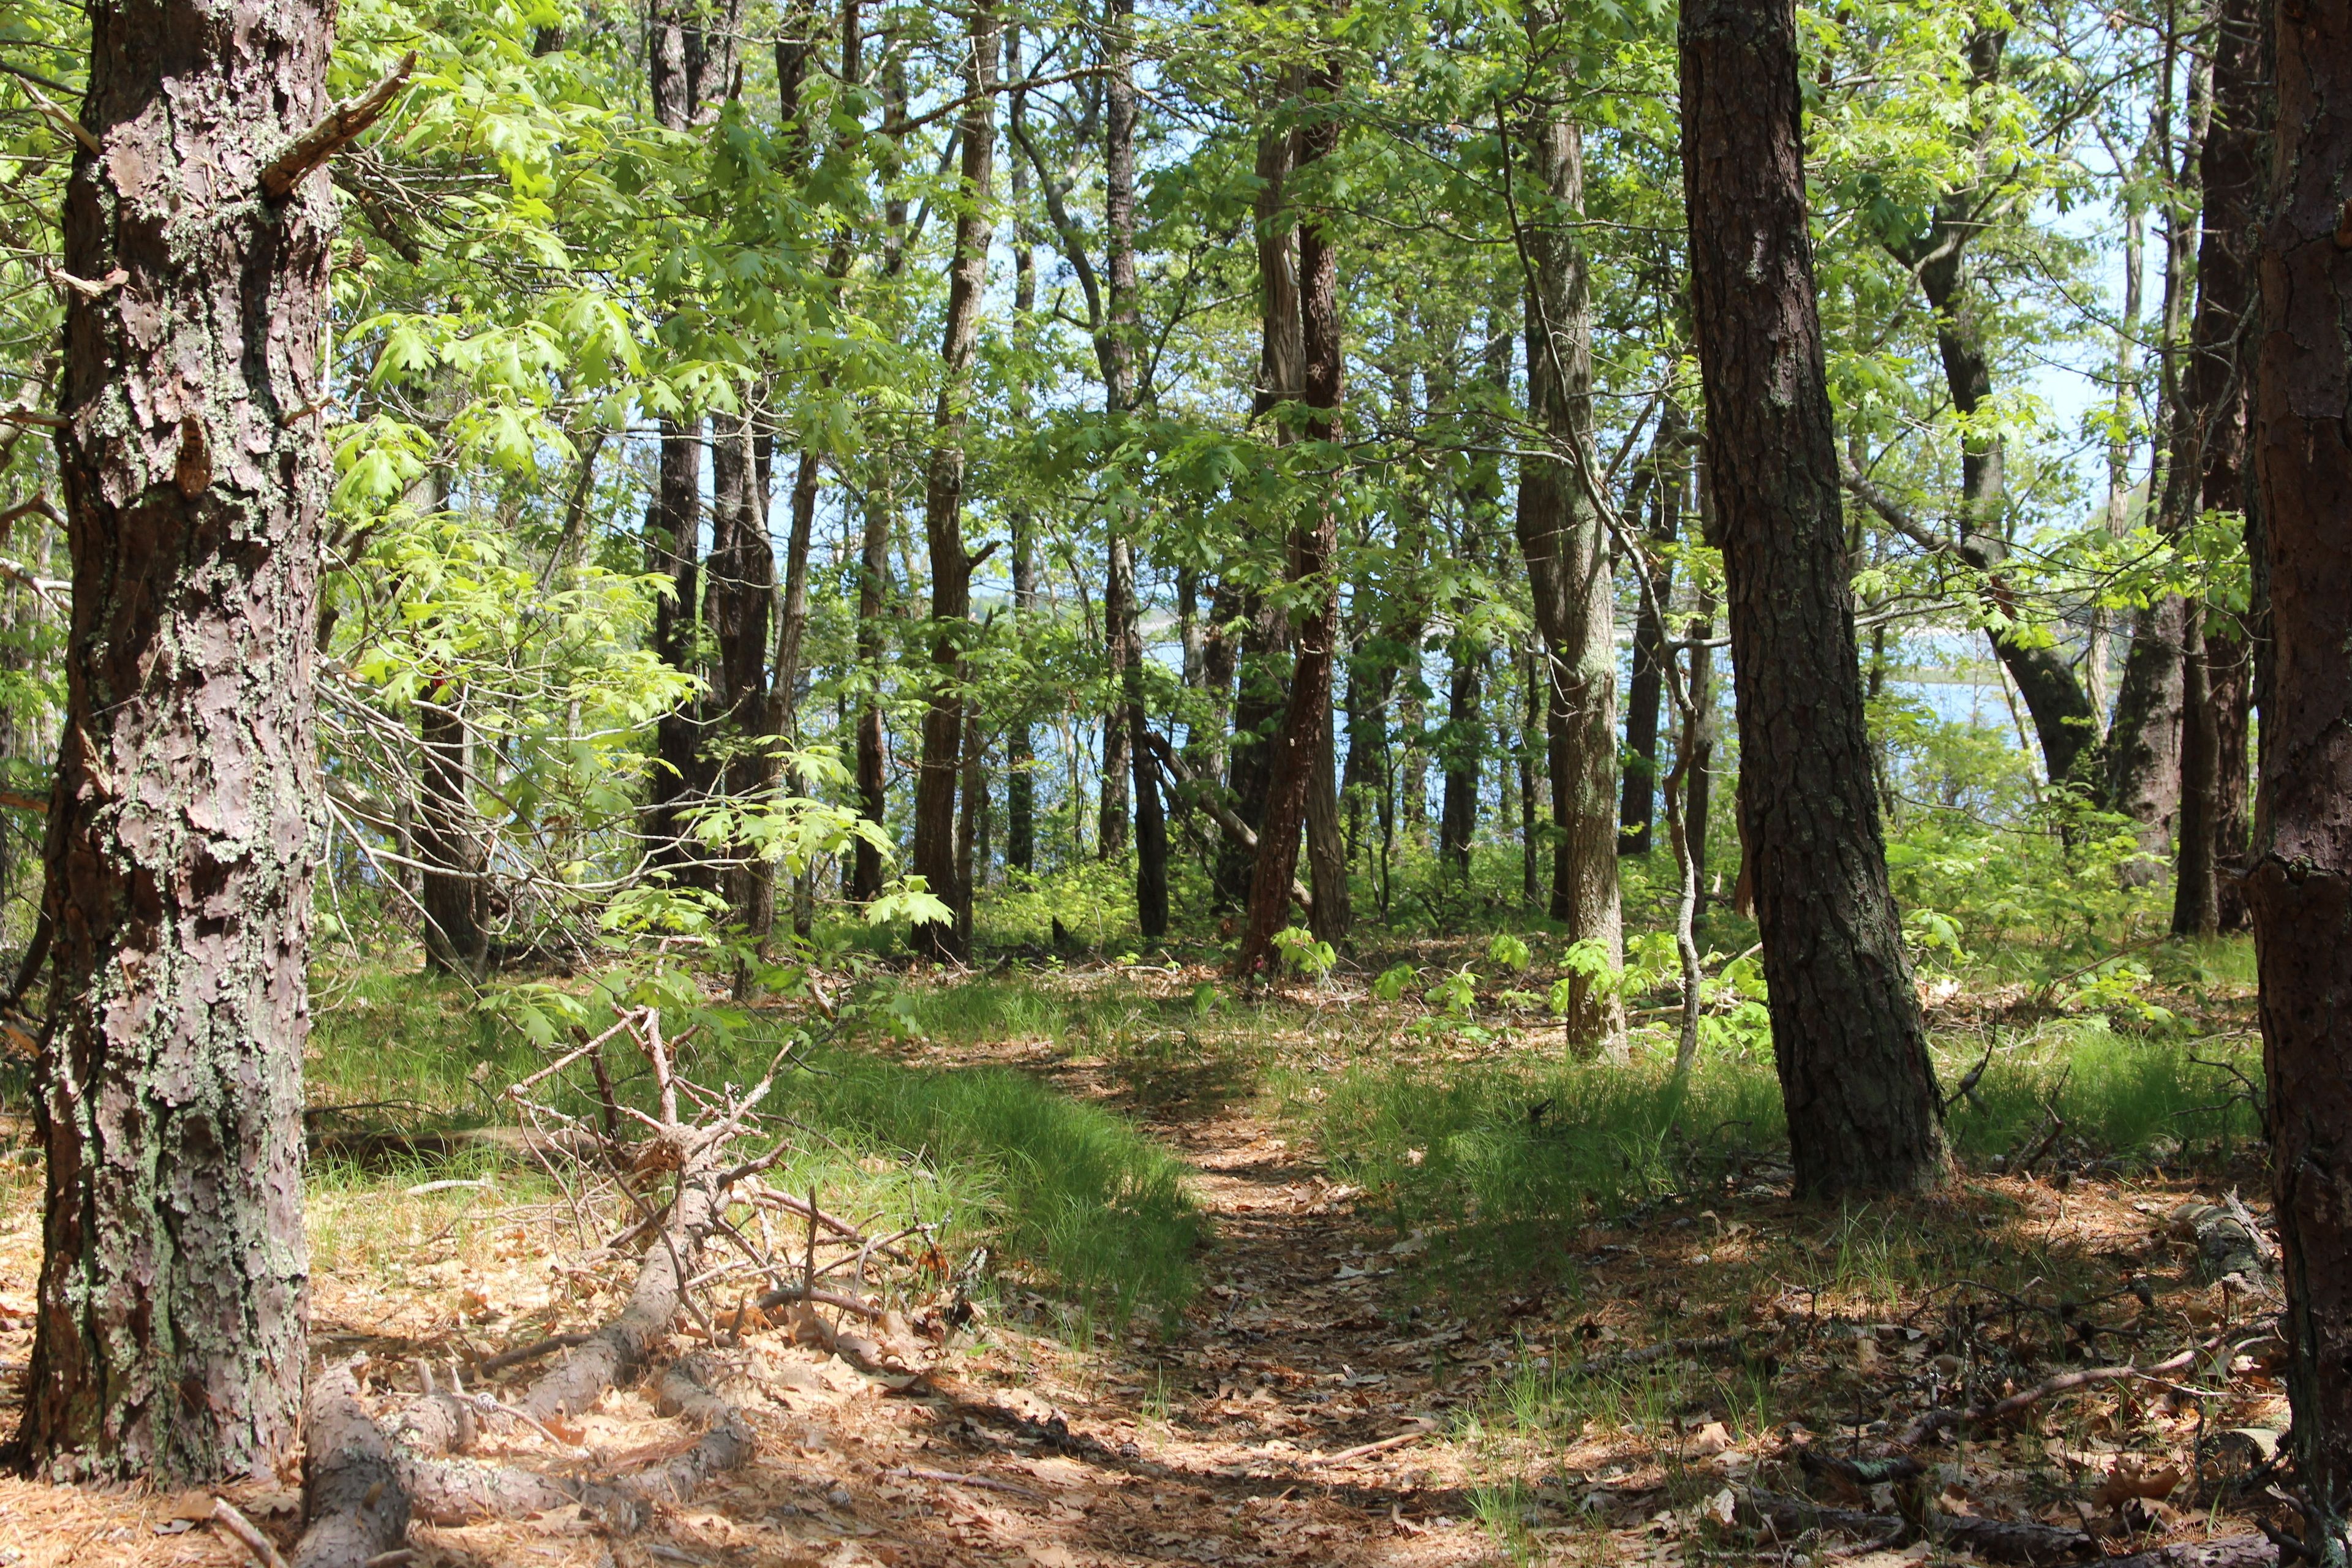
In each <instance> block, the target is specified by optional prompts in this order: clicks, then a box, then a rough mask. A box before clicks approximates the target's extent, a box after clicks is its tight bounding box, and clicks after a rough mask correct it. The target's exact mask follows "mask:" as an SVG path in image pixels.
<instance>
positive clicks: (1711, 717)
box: [1683, 442, 1723, 921]
mask: <svg viewBox="0 0 2352 1568" xmlns="http://www.w3.org/2000/svg"><path fill="white" fill-rule="evenodd" d="M1691 478H1692V479H1693V481H1694V483H1693V485H1692V489H1694V490H1695V491H1696V494H1697V497H1698V523H1699V537H1700V539H1701V540H1702V542H1705V543H1706V544H1707V545H1708V546H1710V547H1712V548H1714V549H1717V550H1720V549H1722V547H1723V525H1722V520H1721V517H1720V515H1719V514H1718V513H1717V510H1716V506H1715V486H1714V483H1713V482H1712V480H1711V479H1710V478H1709V476H1708V471H1707V466H1706V443H1705V442H1701V443H1700V444H1699V447H1698V449H1697V450H1696V451H1695V452H1693V453H1692V455H1691ZM1715 607H1716V606H1715V591H1714V589H1713V588H1711V587H1708V586H1706V585H1704V584H1703V585H1702V586H1701V587H1700V589H1699V592H1698V602H1697V603H1696V605H1693V606H1692V609H1691V620H1690V628H1689V631H1688V633H1687V634H1686V635H1687V636H1688V637H1689V638H1690V642H1691V650H1690V658H1691V663H1690V699H1691V707H1692V709H1693V710H1694V719H1693V722H1692V724H1691V726H1690V729H1689V731H1688V732H1687V734H1686V736H1685V744H1687V745H1688V746H1689V747H1690V766H1689V768H1688V770H1687V772H1686V775H1685V783H1684V786H1683V787H1684V788H1685V790H1686V791H1688V799H1687V800H1686V802H1685V805H1684V806H1683V818H1684V820H1683V831H1684V832H1685V833H1686V834H1688V835H1689V836H1690V852H1691V866H1692V868H1693V869H1692V875H1693V876H1695V877H1696V878H1697V879H1698V894H1697V902H1696V904H1695V905H1694V906H1693V907H1692V910H1691V919H1692V920H1693V921H1704V920H1705V919H1706V900H1707V882H1706V835H1707V828H1708V826H1709V817H1708V814H1709V813H1710V812H1711V811H1712V810H1713V809H1714V802H1715V733H1716V725H1717V715H1716V699H1715V650H1714V649H1713V648H1711V647H1707V646H1706V644H1707V642H1708V640H1709V639H1711V638H1712V637H1714V636H1715Z"/></svg>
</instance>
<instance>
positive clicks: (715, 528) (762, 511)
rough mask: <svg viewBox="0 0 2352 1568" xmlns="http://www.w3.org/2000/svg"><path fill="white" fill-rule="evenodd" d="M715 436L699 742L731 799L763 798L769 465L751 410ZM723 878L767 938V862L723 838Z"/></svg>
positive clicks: (771, 767)
mask: <svg viewBox="0 0 2352 1568" xmlns="http://www.w3.org/2000/svg"><path fill="white" fill-rule="evenodd" d="M712 437H713V444H712V448H711V487H710V488H711V503H712V504H711V519H712V527H711V541H710V568H709V580H708V582H707V584H706V585H705V586H704V589H703V597H704V600H705V602H706V604H707V605H709V622H710V637H711V644H712V649H713V652H714V653H715V654H716V656H717V658H716V663H715V665H714V667H713V668H712V670H711V700H710V718H709V724H708V725H707V726H706V731H707V736H708V740H707V742H706V744H708V745H709V746H710V747H712V748H713V749H715V751H716V752H718V753H719V755H718V756H715V757H713V758H712V759H711V760H710V761H709V763H706V764H705V765H706V766H707V767H709V769H710V771H711V774H712V776H713V779H714V781H715V782H718V783H719V784H723V785H724V787H725V790H726V793H727V794H728V795H730V797H732V798H734V799H735V800H737V801H739V802H743V803H747V804H749V803H754V802H757V801H759V800H761V798H762V797H764V796H766V795H769V794H770V793H771V792H772V787H773V785H774V783H775V760H776V759H775V751H774V748H773V746H772V741H773V739H774V733H773V731H772V730H771V728H770V724H769V714H770V708H769V701H768V679H769V671H768V646H769V630H770V626H769V622H770V619H771V617H772V615H773V612H774V610H775V601H776V555H775V550H774V548H773V547H772V545H771V544H770V543H769V542H768V484H769V472H768V469H769V465H768V464H767V463H764V462H762V461H761V460H760V451H759V448H758V446H757V444H756V443H755V440H754V437H753V435H752V427H751V417H750V416H748V415H744V414H737V415H730V416H726V417H724V418H719V419H716V420H713V421H712ZM813 499H814V498H812V500H813ZM805 594H806V588H805V586H803V596H805ZM723 882H724V890H725V892H726V894H727V901H728V905H729V907H730V909H732V910H734V913H735V918H736V919H738V920H740V921H742V922H743V923H744V925H745V927H746V928H747V929H748V930H749V931H751V934H752V935H753V936H754V937H755V938H764V937H765V936H766V935H767V933H768V930H769V928H770V927H771V926H772V924H773V923H774V918H775V880H774V874H773V868H772V866H771V865H770V864H769V862H768V860H767V859H766V858H765V857H764V856H762V855H761V853H760V851H759V850H758V849H757V848H756V847H753V846H751V845H750V844H747V843H737V844H730V846H728V847H727V868H726V874H725V877H724V879H723Z"/></svg>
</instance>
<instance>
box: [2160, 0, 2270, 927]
mask: <svg viewBox="0 0 2352 1568" xmlns="http://www.w3.org/2000/svg"><path fill="white" fill-rule="evenodd" d="M2213 29H2214V34H2213V36H2214V47H2213V50H2212V65H2211V73H2212V91H2211V97H2210V102H2211V118H2210V124H2209V125H2208V126H2207V127H2206V128H2205V132H2204V135H2203V137H2202V144H2201V146H2200V151H2199V163H2198V180H2199V184H2200V186H2201V187H2202V191H2203V196H2204V221H2203V224H2202V226H2201V232H2200V237H2199V240H2198V247H2197V314H2196V320H2195V322H2194V324H2193V326H2192V327H2191V329H2190V335H2189V350H2188V353H2187V356H2186V359H2187V363H2186V364H2185V365H2184V367H2183V369H2182V373H2181V378H2180V382H2181V389H2180V407H2181V415H2182V419H2181V424H2182V427H2183V428H2184V429H2185V430H2186V431H2187V432H2188V433H2189V437H2190V442H2189V446H2188V447H2186V448H2185V449H2184V450H2182V451H2179V452H2177V453H2176V454H2175V455H2174V458H2173V461H2174V463H2175V465H2176V467H2177V468H2178V469H2179V472H2180V475H2181V488H2182V489H2184V490H2187V489H2189V479H2190V478H2191V476H2193V477H2194V481H2195V485H2194V492H2195V494H2196V497H2197V505H2198V506H2199V508H2200V510H2203V511H2206V512H2235V513H2239V514H2243V512H2244V511H2245V510H2246V486H2245V478H2244V470H2245V464H2246V402H2247V399H2246V386H2247V377H2246V374H2245V369H2246V367H2245V363H2244V361H2245V357H2246V354H2245V348H2246V342H2247V338H2246V334H2245V333H2244V331H2243V330H2242V329H2243V328H2244V327H2245V326H2246V325H2247V324H2248V323H2247V321H2246V319H2245V318H2246V313H2247V311H2248V310H2250V309H2252V306H2253V303H2254V271H2253V265H2252V263H2253V255H2252V250H2253V234H2254V231H2255V228H2256V226H2257V225H2258V224H2259V222H2260V221H2261V216H2262V215H2261V198H2262V192H2263V179H2262V170H2261V157H2262V143H2263V119H2264V114H2263V108H2264V103H2263V89H2264V88H2265V87H2266V86H2267V85H2268V84H2267V81H2266V71H2265V68H2264V66H2263V50H2262V37H2261V34H2262V26H2261V21H2260V18H2259V17H2258V16H2257V15H2256V6H2255V0H2225V3H2224V4H2223V5H2221V6H2220V7H2219V8H2217V10H2216V11H2215V13H2214V16H2213ZM2246 648H2247V639H2246V637H2244V635H2243V626H2242V624H2241V623H2240V622H2239V620H2238V618H2237V617H2236V616H2234V615H2231V614H2230V613H2229V612H2228V611H2226V610H2223V609H2221V608H2220V607H2218V606H2211V605H2208V606H2205V607H2203V608H2202V610H2201V612H2200V613H2199V614H2198V615H2197V616H2196V624H2195V626H2194V627H2193V629H2192V635H2191V636H2190V637H2189V638H2188V640H2187V647H2186V648H2185V650H2184V665H2183V713H2184V718H2183V743H2182V747H2181V813H2180V838H2179V852H2178V854H2179V875H2178V878H2177V879H2176V882H2175V908H2174V911H2173V929H2174V930H2175V931H2181V932H2195V933H2198V934H2210V933H2211V932H2213V931H2219V930H2221V929H2224V928H2229V927H2235V926H2237V925H2240V924H2242V920H2243V914H2244V901H2243V900H2242V898H2241V897H2240V896H2239V892H2238V885H2237V883H2238V878H2239V876H2240V875H2241V874H2242V871H2243V869H2244V857H2245V851H2246V819H2245V804H2246V695H2247V689H2248V683H2247V679H2246V677H2247V675H2248V674H2249V670H2248V668H2247V662H2246Z"/></svg>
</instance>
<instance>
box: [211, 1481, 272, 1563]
mask: <svg viewBox="0 0 2352 1568" xmlns="http://www.w3.org/2000/svg"><path fill="white" fill-rule="evenodd" d="M212 1521H213V1522H214V1523H215V1524H216V1525H219V1526H220V1527H221V1529H222V1530H223V1531H226V1533H227V1534H228V1535H229V1537H230V1538H231V1539H232V1540H234V1541H235V1542H236V1543H237V1544H238V1545H239V1546H242V1547H244V1548H245V1549H246V1550H247V1552H251V1553H253V1560H254V1561H255V1562H256V1563H260V1564H261V1568H286V1559H285V1558H283V1557H280V1556H279V1555H278V1548H277V1546H276V1545H275V1544H273V1543H272V1542H271V1541H270V1539H269V1537H268V1536H266V1535H264V1534H262V1533H261V1531H258V1530H256V1529H255V1528H254V1527H253V1521H251V1520H249V1519H247V1518H246V1517H245V1515H243V1514H241V1513H239V1512H237V1511H236V1508H235V1506H234V1505H232V1504H231V1503H230V1502H229V1500H228V1499H226V1498H219V1497H216V1498H215V1499H213V1513H212Z"/></svg>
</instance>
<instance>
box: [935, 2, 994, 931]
mask: <svg viewBox="0 0 2352 1568" xmlns="http://www.w3.org/2000/svg"><path fill="white" fill-rule="evenodd" d="M1003 38H1004V30H1003V19H1002V18H1001V17H1000V16H999V15H998V13H997V12H996V10H995V9H994V7H993V6H992V5H987V4H982V5H979V6H977V7H975V8H974V9H973V11H972V14H971V65H970V68H969V73H970V74H969V77H968V79H967V80H966V81H965V84H964V90H965V92H966V94H967V95H968V102H967V103H966V105H965V107H964V110H963V115H962V123H961V127H960V129H959V136H960V139H961V142H962V149H963V152H962V162H961V170H960V172H961V180H960V182H959V189H958V191H957V193H956V200H955V253H954V256H953V258H951V259H950V263H949V268H948V310H947V321H946V323H945V325H944V326H942V328H941V329H940V395H939V404H938V407H937V410H936V412H935V413H934V414H933V416H932V421H931V431H932V434H931V454H930V459H929V464H928V466H927V468H926V475H925V482H924V491H923V536H924V539H925V541H926V542H927V544H928V546H929V555H930V567H931V626H930V633H931V667H932V668H931V692H930V698H929V704H928V706H926V708H925V709H924V710H923V752H922V765H921V769H920V771H919V773H917V774H916V778H915V844H914V857H913V858H914V864H915V871H916V874H917V875H919V876H920V877H922V878H923V879H925V881H926V882H928V883H929V887H930V889H931V891H932V893H933V894H935V895H936V896H938V897H939V898H940V900H942V901H943V902H945V903H946V904H947V905H948V907H949V908H950V909H951V910H955V911H956V915H957V923H956V924H955V925H952V926H950V925H944V924H940V923H936V922H934V923H928V924H924V925H921V926H919V927H918V928H917V941H918V942H919V944H920V945H921V946H922V947H924V948H925V949H926V950H927V951H929V952H932V953H934V954H936V955H938V956H940V957H946V958H961V957H963V956H964V952H965V950H966V946H967V943H966V942H965V939H964V935H963V931H964V929H965V928H966V927H967V925H968V922H969V921H970V918H971V908H970V900H971V889H970V888H968V887H966V886H964V885H963V883H962V880H961V878H959V877H958V876H957V874H956V853H955V843H956V809H955V808H956V775H957V773H958V771H959V770H960V768H961V763H962V760H963V730H964V707H965V696H964V693H963V691H962V690H961V685H962V678H963V641H964V637H965V635H966V633H967V631H968V629H969V623H970V620H971V569H972V562H973V557H972V552H971V551H970V550H968V549H966V548H965V546H964V542H963V490H964V445H965V437H966V432H967V430H968V429H969V427H970V425H971V367H972V356H973V353H975V351H976V350H977V349H978V347H979V343H980V305H981V294H982V289H984V288H985V286H986V284H987V282H988V244H989V236H990V231H991V228H992V225H991V224H990V223H989V221H988V202H989V180H990V175H991V172H992V169H993V168H994V164H995V156H996V100H995V91H996V63H997V54H998V51H999V49H1000V48H1001V47H1003Z"/></svg>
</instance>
